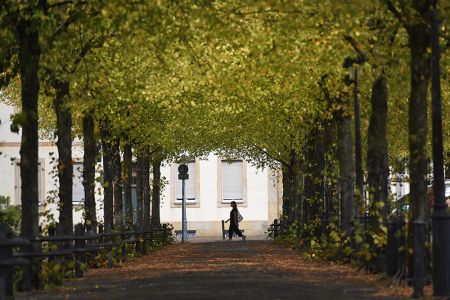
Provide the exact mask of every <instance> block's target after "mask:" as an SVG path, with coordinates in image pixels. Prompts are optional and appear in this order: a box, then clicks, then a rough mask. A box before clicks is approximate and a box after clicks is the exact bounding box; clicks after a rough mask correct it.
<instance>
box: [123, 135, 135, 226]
mask: <svg viewBox="0 0 450 300" xmlns="http://www.w3.org/2000/svg"><path fill="white" fill-rule="evenodd" d="M132 155H133V154H132V149H131V145H130V144H128V143H126V144H125V147H124V151H123V163H124V181H125V224H126V227H127V228H128V229H132V228H133V202H132V198H131V185H132V180H133V161H132V159H133V157H132Z"/></svg>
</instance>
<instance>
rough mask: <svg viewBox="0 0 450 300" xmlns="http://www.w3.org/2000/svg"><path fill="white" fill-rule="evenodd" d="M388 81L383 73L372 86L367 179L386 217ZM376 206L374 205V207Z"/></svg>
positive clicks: (370, 190) (372, 199)
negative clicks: (381, 204)
mask: <svg viewBox="0 0 450 300" xmlns="http://www.w3.org/2000/svg"><path fill="white" fill-rule="evenodd" d="M387 98H388V91H387V82H386V78H385V77H384V75H383V74H381V75H380V76H379V77H378V79H377V80H376V81H375V82H374V84H373V87H372V98H371V105H372V113H371V115H370V124H369V133H368V146H367V148H368V150H367V173H368V174H367V181H368V184H369V199H370V202H371V203H374V202H381V203H383V210H382V216H383V217H384V219H386V216H387V214H388V213H389V205H388V185H389V182H388V177H389V165H388V144H387V135H386V134H387V133H386V125H387V101H388V99H387ZM375 207H376V206H373V207H372V209H374V208H375Z"/></svg>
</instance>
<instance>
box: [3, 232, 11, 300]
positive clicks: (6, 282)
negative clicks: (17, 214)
mask: <svg viewBox="0 0 450 300" xmlns="http://www.w3.org/2000/svg"><path fill="white" fill-rule="evenodd" d="M11 238H12V231H11V229H10V228H9V227H8V225H5V224H0V244H5V245H4V246H0V261H2V260H4V261H5V260H9V259H11V258H12V246H11V245H7V242H8V241H9V240H10V239H11ZM12 273H13V266H8V265H5V266H1V267H0V299H14V287H13V274H12Z"/></svg>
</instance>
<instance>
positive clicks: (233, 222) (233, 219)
mask: <svg viewBox="0 0 450 300" xmlns="http://www.w3.org/2000/svg"><path fill="white" fill-rule="evenodd" d="M231 207H232V210H231V211H230V218H229V219H228V220H226V221H225V223H227V222H228V221H230V228H229V230H228V240H231V239H232V238H233V232H236V234H237V236H239V237H241V238H242V239H243V240H244V241H245V239H246V236H245V235H243V234H242V232H241V231H240V230H239V222H240V221H242V216H241V214H240V213H239V211H238V209H237V204H236V201H231Z"/></svg>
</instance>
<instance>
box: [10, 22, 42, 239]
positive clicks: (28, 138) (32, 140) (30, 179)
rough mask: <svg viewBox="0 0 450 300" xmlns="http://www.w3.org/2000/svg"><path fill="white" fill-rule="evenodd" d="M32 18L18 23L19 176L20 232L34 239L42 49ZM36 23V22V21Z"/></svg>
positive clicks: (37, 190)
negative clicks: (22, 119) (20, 104)
mask: <svg viewBox="0 0 450 300" xmlns="http://www.w3.org/2000/svg"><path fill="white" fill-rule="evenodd" d="M31 23H32V21H31V20H20V21H19V22H18V23H17V25H16V29H17V33H18V42H19V72H20V81H21V99H22V114H23V116H24V122H23V124H22V141H21V144H20V177H21V182H22V186H21V203H22V223H21V234H22V236H23V237H25V238H32V237H35V236H37V235H38V233H39V216H38V214H39V213H38V212H39V189H38V98H39V77H38V71H39V60H40V56H41V48H40V44H39V32H38V30H37V28H36V29H33V28H34V27H33V26H34V25H33V24H31ZM33 23H34V22H33Z"/></svg>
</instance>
